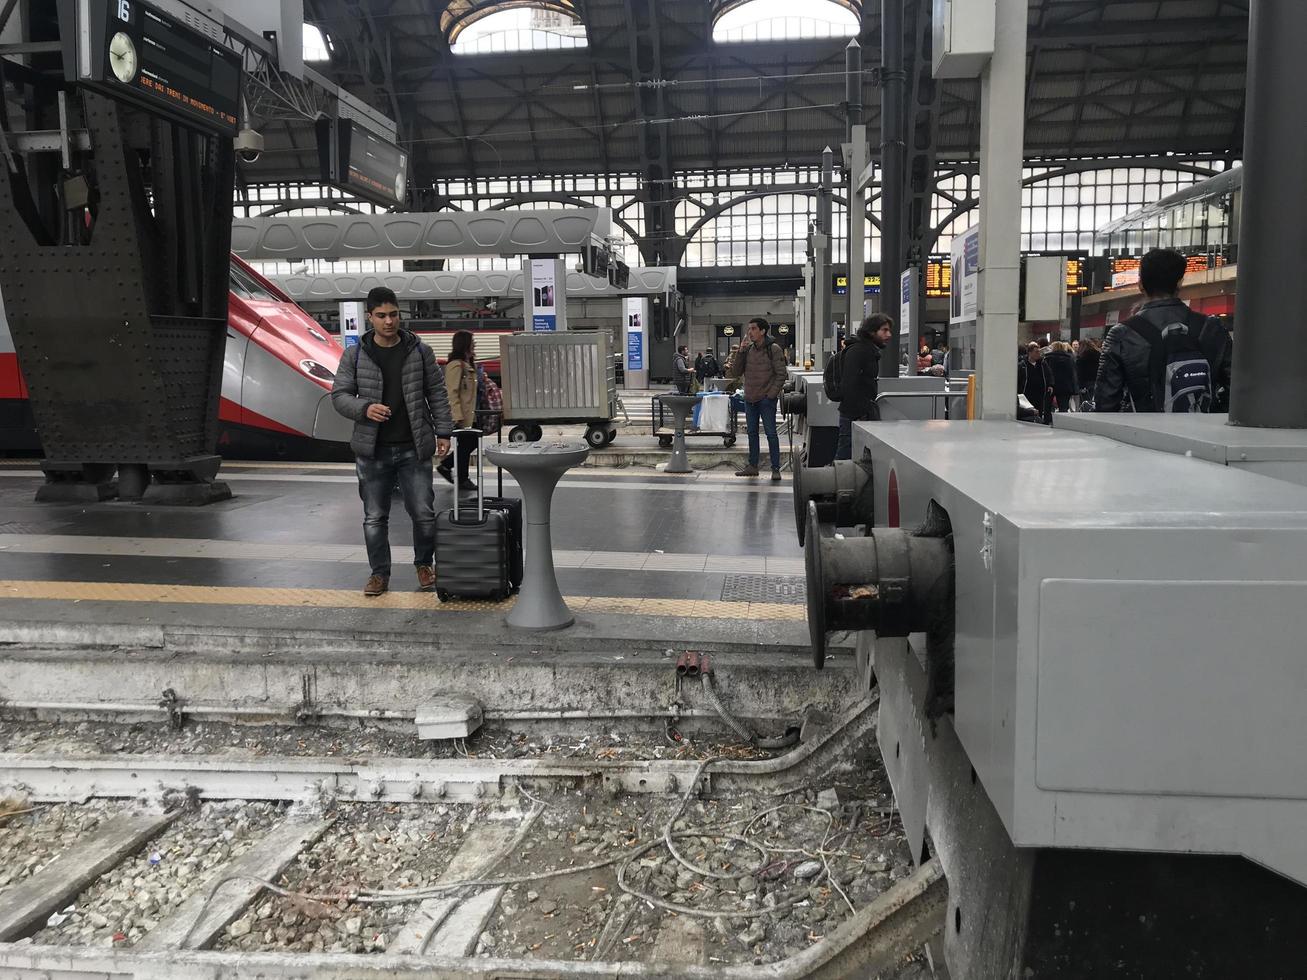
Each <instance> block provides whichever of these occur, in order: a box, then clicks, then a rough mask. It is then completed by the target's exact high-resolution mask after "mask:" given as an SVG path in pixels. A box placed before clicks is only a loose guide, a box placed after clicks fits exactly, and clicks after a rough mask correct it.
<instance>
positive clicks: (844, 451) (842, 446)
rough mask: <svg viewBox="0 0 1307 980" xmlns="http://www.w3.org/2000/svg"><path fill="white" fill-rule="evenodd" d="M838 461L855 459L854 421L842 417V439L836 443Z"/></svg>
mask: <svg viewBox="0 0 1307 980" xmlns="http://www.w3.org/2000/svg"><path fill="white" fill-rule="evenodd" d="M835 458H836V459H852V458H853V419H846V418H845V417H844V416H843V415H841V416H840V437H839V439H838V440H837V441H836V443H835Z"/></svg>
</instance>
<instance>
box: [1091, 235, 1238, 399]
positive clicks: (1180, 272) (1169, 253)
mask: <svg viewBox="0 0 1307 980" xmlns="http://www.w3.org/2000/svg"><path fill="white" fill-rule="evenodd" d="M1185 267H1186V262H1185V257H1184V256H1183V255H1181V254H1180V253H1179V252H1176V251H1173V250H1171V249H1165V248H1155V249H1153V250H1152V251H1151V252H1149V253H1148V254H1147V255H1145V256H1144V257H1143V259H1141V260H1140V262H1139V291H1140V292H1141V293H1143V294H1144V296H1145V297H1147V302H1145V303H1144V305H1143V306H1141V307H1140V308H1139V311H1138V313H1136V314H1135V315H1134V316H1132V317H1131V318H1130V319H1129V320H1127V321H1125V322H1124V323H1118V324H1117V325H1116V326H1114V327H1113V328H1112V329H1111V330H1109V331H1108V332H1107V337H1106V338H1105V339H1104V341H1103V353H1102V357H1101V360H1100V362H1099V367H1098V379H1097V381H1096V382H1095V384H1094V411H1096V412H1221V411H1225V410H1226V409H1227V407H1228V393H1229V390H1230V362H1231V356H1232V348H1233V346H1234V345H1233V341H1232V340H1231V338H1230V332H1229V331H1228V330H1227V329H1226V328H1225V325H1224V324H1223V323H1221V321H1220V320H1218V319H1216V318H1215V317H1208V316H1204V315H1203V314H1201V313H1195V312H1194V311H1193V310H1191V309H1189V307H1188V306H1186V305H1185V304H1184V303H1183V302H1182V301H1181V300H1180V296H1179V293H1180V283H1181V281H1182V280H1183V279H1184V274H1185Z"/></svg>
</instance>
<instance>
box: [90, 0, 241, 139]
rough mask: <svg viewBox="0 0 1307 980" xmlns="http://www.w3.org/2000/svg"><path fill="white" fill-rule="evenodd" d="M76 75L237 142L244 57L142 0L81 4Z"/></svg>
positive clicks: (113, 93) (98, 88) (101, 0)
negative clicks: (235, 137) (234, 139)
mask: <svg viewBox="0 0 1307 980" xmlns="http://www.w3.org/2000/svg"><path fill="white" fill-rule="evenodd" d="M75 73H76V81H78V82H79V83H81V84H82V85H84V86H85V87H87V88H89V89H93V90H95V91H98V92H101V93H103V94H105V95H108V96H110V97H112V98H115V99H121V100H124V101H127V102H131V103H133V104H135V105H138V106H140V107H141V108H143V109H145V110H147V111H150V112H153V113H156V114H158V115H161V116H164V117H167V118H169V119H171V120H173V121H174V122H178V123H181V124H183V125H186V126H191V127H193V128H196V129H201V130H205V131H207V132H212V133H218V134H220V135H224V136H235V135H236V127H237V124H238V123H239V121H240V100H241V83H242V79H243V68H242V64H241V57H240V55H239V54H237V53H236V52H235V51H232V50H230V49H228V48H225V47H223V46H222V45H219V44H216V43H215V42H213V41H212V40H210V39H209V38H208V37H205V36H204V35H203V34H201V33H200V32H199V31H197V30H195V29H194V28H191V27H189V26H187V25H186V24H184V23H182V22H181V21H180V20H178V19H177V18H176V17H173V16H170V15H169V14H166V13H164V12H163V11H161V10H159V9H157V8H155V7H153V6H151V5H150V4H148V3H145V2H143V0H78V6H77V42H76V64H75Z"/></svg>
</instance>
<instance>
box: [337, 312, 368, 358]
mask: <svg viewBox="0 0 1307 980" xmlns="http://www.w3.org/2000/svg"><path fill="white" fill-rule="evenodd" d="M367 318H368V315H367V310H366V308H365V305H364V303H363V302H362V301H361V300H353V299H351V300H346V301H345V302H343V303H341V304H340V346H341V347H344V348H345V349H346V350H348V349H349V348H350V347H352V346H354V345H355V344H357V343H358V342H359V337H361V336H363V334H365V333H367V330H368V323H367Z"/></svg>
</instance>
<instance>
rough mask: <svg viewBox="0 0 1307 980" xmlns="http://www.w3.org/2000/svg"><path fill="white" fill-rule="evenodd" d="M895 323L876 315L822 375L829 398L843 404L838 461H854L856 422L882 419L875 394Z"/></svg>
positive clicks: (860, 328)
mask: <svg viewBox="0 0 1307 980" xmlns="http://www.w3.org/2000/svg"><path fill="white" fill-rule="evenodd" d="M893 331H894V321H893V320H892V319H890V318H889V317H888V316H886V315H885V314H884V313H873V314H872V315H871V316H869V317H867V318H866V319H865V320H863V321H862V325H861V326H860V327H858V331H857V333H855V334H854V335H853V336H852V337H851V338H849V342H848V345H847V346H846V347H845V348H844V349H843V350H842V351H840V352H839V353H838V354H836V355H835V356H834V357H832V358H831V359H830V363H828V364H827V365H826V370H825V373H824V374H823V375H822V384H823V387H824V388H825V389H826V397H828V398H830V399H831V401H837V402H839V403H840V435H839V441H838V442H836V444H835V458H836V459H852V458H853V423H854V422H872V421H875V420H876V419H879V418H880V409H879V407H878V406H877V405H876V395H877V394H879V392H880V382H879V380H878V379H879V377H880V352H881V351H882V350H884V349H885V346H886V345H887V344H888V343H889V341H890V336H891V335H892V333H893Z"/></svg>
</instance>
